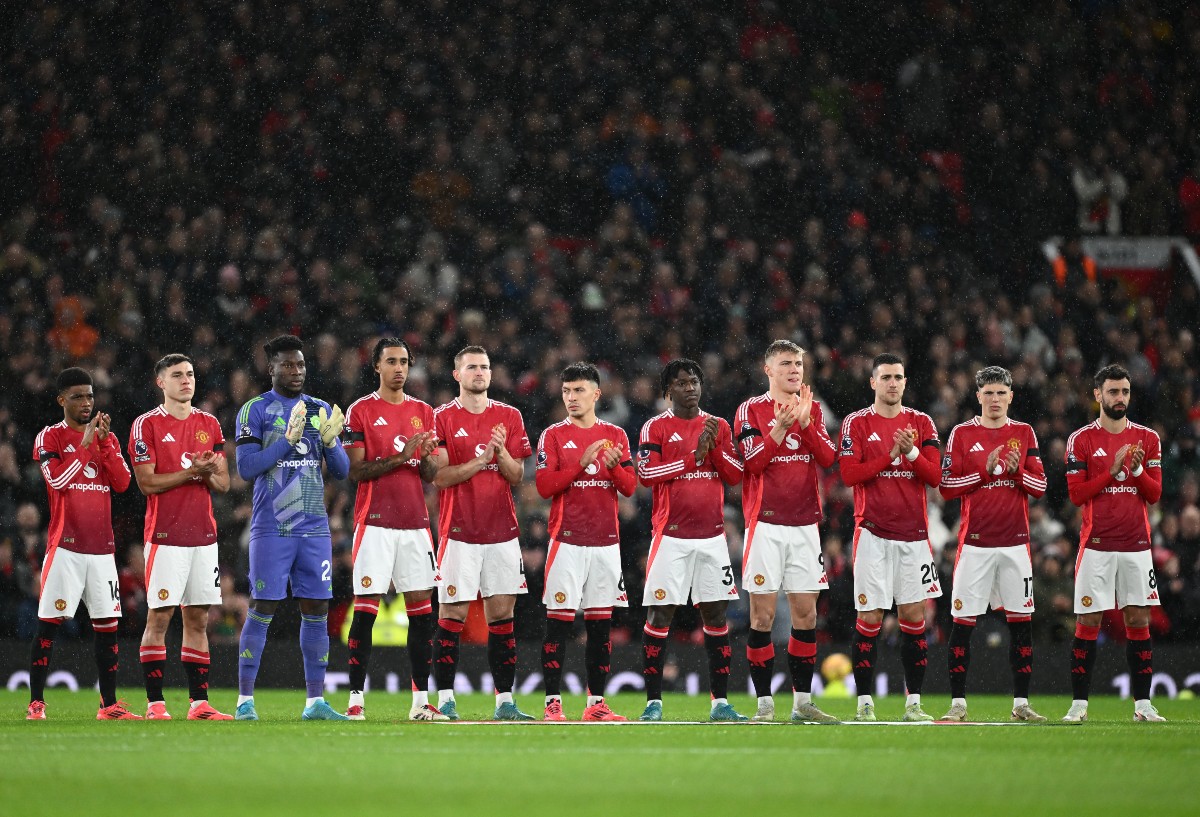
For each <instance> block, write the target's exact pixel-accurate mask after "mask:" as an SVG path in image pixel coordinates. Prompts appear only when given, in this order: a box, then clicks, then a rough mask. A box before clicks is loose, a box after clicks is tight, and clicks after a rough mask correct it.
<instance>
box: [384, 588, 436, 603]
mask: <svg viewBox="0 0 1200 817" xmlns="http://www.w3.org/2000/svg"><path fill="white" fill-rule="evenodd" d="M375 598H376V599H378V598H382V597H381V596H376V597H375ZM431 598H433V590H406V591H404V604H405V606H407V607H414V606H415V607H419V606H420V605H421V604H422V603H424V602H427V601H429V600H430V599H431Z"/></svg>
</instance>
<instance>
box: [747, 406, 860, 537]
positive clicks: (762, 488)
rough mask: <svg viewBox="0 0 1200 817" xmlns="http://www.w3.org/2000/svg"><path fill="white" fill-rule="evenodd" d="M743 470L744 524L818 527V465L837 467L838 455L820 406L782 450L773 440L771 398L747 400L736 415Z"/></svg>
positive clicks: (791, 433)
mask: <svg viewBox="0 0 1200 817" xmlns="http://www.w3.org/2000/svg"><path fill="white" fill-rule="evenodd" d="M733 427H734V429H735V430H736V431H737V436H738V443H739V445H740V446H741V452H742V462H743V463H744V464H745V465H744V473H745V477H744V482H743V483H742V510H743V512H744V514H745V517H746V524H747V525H751V524H753V523H754V522H756V521H758V522H767V523H769V524H772V525H815V524H817V523H818V522H820V521H821V497H820V493H819V490H818V489H819V487H820V486H819V484H818V477H819V474H818V472H817V466H818V465H821V466H823V467H825V468H828V467H830V466H831V465H833V461H834V459H836V456H837V450H836V449H835V448H834V446H833V440H831V439H829V432H828V431H826V430H825V418H824V416H823V414H822V413H821V405H820V404H819V403H817V402H816V401H815V400H814V401H813V404H812V417H811V420H810V422H809V424H808V427H807V428H803V429H802V428H800V424H799V423H795V424H793V425H792V427H791V428H790V429H788V433H787V436H786V437H784V438H783V443H782V444H781V445H776V444H775V441H774V440H773V439H771V429H773V428H774V427H775V401H774V400H772V399H771V395H770V393H767V394H763V395H759V396H758V397H753V398H751V399H749V400H747V401H746V402H745V403H742V405H741V406H740V407H739V408H738V410H737V414H735V415H734V419H733Z"/></svg>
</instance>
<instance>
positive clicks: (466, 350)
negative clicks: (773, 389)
mask: <svg viewBox="0 0 1200 817" xmlns="http://www.w3.org/2000/svg"><path fill="white" fill-rule="evenodd" d="M487 353H488V352H487V349H484V348H483V347H482V346H464V347H463V348H461V349H459V350H458V354H457V355H455V356H454V368H455V369H457V368H458V364H459V363H460V362H461V361H462V359H463V357H464V356H465V355H486V354H487ZM488 357H489V358H490V357H491V356H490V355H488Z"/></svg>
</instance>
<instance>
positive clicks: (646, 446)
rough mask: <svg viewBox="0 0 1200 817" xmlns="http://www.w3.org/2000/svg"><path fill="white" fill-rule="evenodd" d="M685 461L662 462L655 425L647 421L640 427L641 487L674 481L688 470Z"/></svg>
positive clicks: (659, 441) (638, 466)
mask: <svg viewBox="0 0 1200 817" xmlns="http://www.w3.org/2000/svg"><path fill="white" fill-rule="evenodd" d="M688 465H689V463H688V462H687V461H686V460H672V461H670V462H664V461H663V456H662V438H661V436H660V435H659V434H658V433H657V424H656V423H655V421H654V420H649V421H647V422H646V424H645V425H644V426H642V434H641V437H640V439H639V441H638V465H637V473H638V479H639V480H640V481H641V483H642V484H643V485H646V486H649V485H654V484H657V483H659V482H667V481H669V480H672V479H675V478H676V477H678V476H679V475H680V474H682V473H684V472H685V471H687V470H688Z"/></svg>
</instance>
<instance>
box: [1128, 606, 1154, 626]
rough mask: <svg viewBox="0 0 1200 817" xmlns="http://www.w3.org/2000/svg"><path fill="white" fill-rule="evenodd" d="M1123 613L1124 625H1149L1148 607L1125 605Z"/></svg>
mask: <svg viewBox="0 0 1200 817" xmlns="http://www.w3.org/2000/svg"><path fill="white" fill-rule="evenodd" d="M1123 613H1124V615H1125V626H1126V627H1149V626H1150V608H1149V607H1126V608H1125V609H1124V611H1123Z"/></svg>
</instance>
